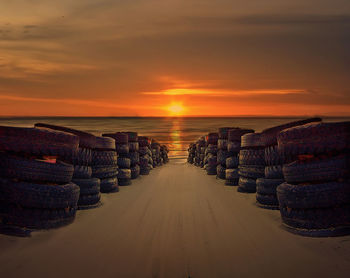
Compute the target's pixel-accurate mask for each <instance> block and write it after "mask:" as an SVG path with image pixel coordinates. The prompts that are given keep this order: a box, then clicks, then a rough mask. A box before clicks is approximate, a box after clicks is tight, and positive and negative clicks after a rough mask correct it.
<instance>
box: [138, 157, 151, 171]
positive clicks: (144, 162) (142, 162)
mask: <svg viewBox="0 0 350 278" xmlns="http://www.w3.org/2000/svg"><path fill="white" fill-rule="evenodd" d="M148 161H149V159H148V158H147V157H140V167H141V168H145V167H147V165H148Z"/></svg>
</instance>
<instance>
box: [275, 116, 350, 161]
mask: <svg viewBox="0 0 350 278" xmlns="http://www.w3.org/2000/svg"><path fill="white" fill-rule="evenodd" d="M278 147H279V149H280V150H281V152H282V153H283V154H284V156H285V157H288V158H293V157H297V156H298V155H305V154H312V155H315V154H326V153H332V152H338V153H340V152H343V151H344V150H349V149H350V121H349V122H337V123H319V124H310V125H304V126H298V127H293V128H290V129H286V130H283V131H282V132H281V133H280V134H279V135H278Z"/></svg>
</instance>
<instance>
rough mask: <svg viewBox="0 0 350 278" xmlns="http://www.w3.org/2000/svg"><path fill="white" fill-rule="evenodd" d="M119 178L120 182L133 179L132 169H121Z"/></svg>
mask: <svg viewBox="0 0 350 278" xmlns="http://www.w3.org/2000/svg"><path fill="white" fill-rule="evenodd" d="M117 177H118V180H120V179H121V180H122V179H131V170H130V169H119V171H118V176H117Z"/></svg>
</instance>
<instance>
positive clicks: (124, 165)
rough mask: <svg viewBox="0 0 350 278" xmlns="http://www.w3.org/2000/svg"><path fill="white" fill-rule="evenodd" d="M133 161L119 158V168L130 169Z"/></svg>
mask: <svg viewBox="0 0 350 278" xmlns="http://www.w3.org/2000/svg"><path fill="white" fill-rule="evenodd" d="M130 165H131V160H130V158H127V157H118V166H119V168H122V169H130Z"/></svg>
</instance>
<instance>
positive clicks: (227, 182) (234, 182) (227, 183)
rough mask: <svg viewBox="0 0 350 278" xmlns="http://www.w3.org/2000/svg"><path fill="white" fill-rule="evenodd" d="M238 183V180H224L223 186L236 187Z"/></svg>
mask: <svg viewBox="0 0 350 278" xmlns="http://www.w3.org/2000/svg"><path fill="white" fill-rule="evenodd" d="M238 181H239V179H232V180H228V179H226V181H225V185H228V186H237V185H238Z"/></svg>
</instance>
